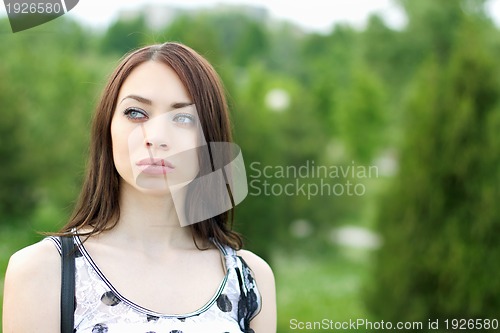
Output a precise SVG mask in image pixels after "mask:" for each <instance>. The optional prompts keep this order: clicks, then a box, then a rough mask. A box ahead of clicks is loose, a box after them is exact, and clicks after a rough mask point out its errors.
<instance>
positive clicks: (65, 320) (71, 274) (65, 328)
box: [61, 237, 75, 333]
mask: <svg viewBox="0 0 500 333" xmlns="http://www.w3.org/2000/svg"><path fill="white" fill-rule="evenodd" d="M74 247H75V245H74V243H73V237H61V252H62V253H61V259H62V260H61V270H62V275H61V278H62V283H61V333H73V330H74V320H75V318H74V315H75V251H74Z"/></svg>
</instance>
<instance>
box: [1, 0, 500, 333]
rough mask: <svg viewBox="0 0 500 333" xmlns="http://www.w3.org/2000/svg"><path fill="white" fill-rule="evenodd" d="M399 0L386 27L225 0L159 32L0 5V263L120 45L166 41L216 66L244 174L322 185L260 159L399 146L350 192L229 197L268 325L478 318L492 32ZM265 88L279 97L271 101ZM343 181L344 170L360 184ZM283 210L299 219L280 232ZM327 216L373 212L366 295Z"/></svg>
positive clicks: (490, 248) (456, 15)
mask: <svg viewBox="0 0 500 333" xmlns="http://www.w3.org/2000/svg"><path fill="white" fill-rule="evenodd" d="M400 4H402V6H403V8H404V9H405V10H406V11H407V15H408V18H409V24H408V26H407V27H405V28H404V29H402V30H393V29H390V28H389V27H387V26H386V25H385V23H384V22H383V21H382V20H381V19H380V18H379V17H377V16H373V17H372V18H371V19H370V20H369V23H368V25H367V27H366V28H365V29H363V30H356V29H354V28H352V27H350V26H347V25H338V26H336V27H334V29H332V31H331V32H330V33H328V34H315V33H305V32H303V31H301V30H300V29H299V28H297V27H296V26H294V25H292V24H290V23H285V22H274V24H268V23H269V22H268V21H267V19H268V18H267V17H265V16H259V15H255V13H253V14H252V13H250V14H249V13H248V12H245V11H239V10H234V11H230V10H225V11H222V12H217V11H210V10H204V11H199V12H198V11H196V12H190V13H186V15H181V16H178V17H177V18H176V19H174V20H173V21H172V22H170V23H169V24H168V25H167V26H165V27H163V28H161V29H158V30H156V29H154V28H152V27H150V26H148V24H147V22H146V19H145V18H144V16H141V15H139V16H137V18H135V19H131V20H123V19H121V20H117V21H115V22H113V23H112V24H111V25H110V26H109V27H108V28H107V29H106V30H105V31H103V32H96V31H86V30H85V28H83V27H81V26H80V25H79V24H77V23H76V22H73V21H71V20H65V19H63V18H59V19H56V20H54V21H51V22H49V23H47V24H44V25H42V26H40V27H37V28H35V29H30V30H28V31H26V32H21V33H17V34H11V33H10V28H9V25H8V22H7V20H6V19H3V20H0V54H1V55H2V61H1V62H0V102H1V105H2V107H1V109H0V114H1V116H2V121H1V122H0V140H1V142H2V145H0V159H1V161H2V163H1V164H0V171H1V172H0V217H1V218H2V222H1V223H0V253H1V256H0V270H1V269H3V268H4V267H5V265H6V262H7V258H8V256H9V255H10V254H11V253H12V252H13V251H15V250H17V249H19V248H21V247H23V246H25V245H27V244H29V243H31V242H34V241H36V240H38V239H40V236H39V235H36V231H52V230H56V229H58V228H59V227H60V226H61V224H63V223H64V221H65V220H66V219H67V216H68V214H69V212H70V211H71V208H72V202H73V201H74V200H75V198H76V196H77V192H78V190H79V187H80V183H81V179H82V174H83V169H84V164H85V158H86V151H87V142H88V133H89V123H90V118H91V114H92V112H93V109H94V107H95V105H96V102H97V99H98V96H99V93H100V90H101V89H102V87H103V85H104V82H105V80H106V77H107V75H108V74H109V73H110V71H111V70H112V68H114V66H115V65H116V64H117V62H118V60H119V58H120V57H121V56H122V55H123V54H125V53H126V52H128V51H130V50H131V49H134V48H137V47H140V46H142V45H143V44H146V43H161V42H164V41H179V42H182V43H186V44H187V45H189V46H191V47H192V48H194V49H195V50H197V51H199V52H200V53H201V54H202V55H204V56H205V57H206V58H208V60H209V61H210V62H212V63H213V64H214V67H215V68H216V70H217V71H218V72H219V73H220V75H221V76H222V78H223V82H224V84H225V87H226V89H227V94H228V99H229V103H230V107H231V116H232V120H233V127H234V137H235V142H236V143H237V144H238V145H239V146H240V147H241V148H242V153H243V158H244V161H245V165H246V170H247V176H248V181H249V183H250V182H251V181H253V180H257V181H258V182H260V184H261V185H262V182H263V181H267V182H268V183H269V184H271V185H273V184H274V185H275V186H276V188H278V189H279V187H280V186H281V187H283V186H285V185H287V184H290V183H294V182H295V181H299V182H300V183H304V184H306V185H307V184H311V183H317V182H318V181H320V180H323V181H324V182H325V183H327V184H334V183H336V182H338V181H340V180H338V179H334V178H333V177H329V176H326V177H324V178H325V179H320V178H321V177H318V176H310V177H302V178H301V177H298V178H299V179H295V178H294V177H283V178H280V177H276V176H272V175H271V176H266V175H264V174H262V169H263V168H264V167H276V166H280V167H295V168H298V167H300V166H302V165H305V164H306V163H311V162H314V164H315V165H318V166H319V165H321V166H327V167H330V166H344V167H346V166H350V165H352V164H356V165H364V166H372V165H377V166H378V163H379V162H378V161H379V158H380V157H381V154H382V153H384V152H386V151H389V152H391V151H399V152H400V153H399V157H400V158H399V173H398V174H397V175H396V176H395V178H391V177H390V176H388V177H385V176H382V177H381V179H378V178H377V179H369V180H366V181H365V183H364V185H366V188H367V193H366V194H365V195H363V196H362V197H355V196H354V197H350V196H347V195H339V196H336V195H316V196H312V197H307V196H305V195H303V194H302V193H299V192H297V193H294V194H293V195H285V194H283V193H281V194H273V193H270V194H267V195H264V194H263V193H261V194H256V192H255V188H252V187H250V188H249V191H250V194H249V196H248V197H247V198H246V199H245V201H243V202H242V203H241V204H240V205H239V206H237V207H236V216H235V228H236V229H237V230H238V231H241V232H242V233H243V234H244V236H245V239H246V244H247V247H248V248H249V249H250V250H253V251H255V252H256V253H257V254H259V255H261V256H263V257H264V258H265V259H267V260H268V261H275V264H276V266H274V265H273V262H271V264H272V266H273V267H275V271H276V277H277V281H278V301H279V304H278V307H279V310H280V313H282V316H284V317H282V318H281V319H280V331H281V330H282V331H284V332H285V331H287V329H288V328H287V323H288V321H289V320H290V318H292V317H297V318H300V319H302V320H311V321H312V320H318V319H320V318H319V317H318V316H322V317H332V319H338V320H344V319H349V316H351V317H353V319H355V318H354V317H361V318H362V317H367V318H377V317H379V318H380V319H383V320H395V321H400V320H405V319H407V320H412V319H418V320H427V318H428V317H429V318H430V317H439V318H444V317H447V316H448V317H450V318H451V317H457V318H463V317H467V316H469V317H487V316H493V315H495V314H496V313H498V310H499V309H500V305H499V304H498V300H497V297H496V295H498V293H499V292H500V289H499V285H498V282H496V280H494V279H493V278H491V276H494V273H495V270H494V267H496V265H495V262H494V260H495V258H497V257H498V256H499V255H500V253H498V249H497V247H495V239H494V237H495V235H496V234H497V233H498V231H499V230H498V229H499V225H498V221H499V216H498V213H497V211H495V204H496V203H497V202H498V199H499V193H498V191H499V188H498V183H499V181H500V173H499V170H500V169H499V168H498V165H499V164H500V163H499V162H500V161H499V159H498V156H499V154H498V151H499V149H500V139H499V136H498V134H497V133H498V128H500V110H499V107H498V98H499V96H498V94H499V92H498V89H499V88H498V87H499V82H498V79H497V77H498V71H499V66H498V65H497V64H496V62H495V60H496V59H495V58H494V56H493V55H495V54H497V53H498V52H499V51H500V34H499V31H498V29H497V28H495V27H494V25H493V24H492V23H491V22H490V21H488V20H487V19H486V16H485V14H484V10H483V5H484V3H483V1H481V0H460V1H458V0H443V1H434V0H422V1H408V0H400ZM273 92H274V93H275V92H278V93H280V94H281V95H282V96H283V94H284V95H285V96H287V98H288V103H285V105H284V106H283V107H282V108H280V107H276V106H273V104H272V103H271V102H269V96H270V95H272V93H273ZM381 171H382V170H381ZM387 175H390V173H387ZM352 178H355V177H347V179H344V180H351V181H357V182H362V181H364V180H359V179H352ZM255 184H257V183H254V185H255ZM261 185H257V187H258V188H260V189H261V190H262V189H263V188H262V186H261ZM379 193H383V195H382V197H381V198H380V200H377V195H378V194H379ZM377 216H378V217H377ZM297 220H302V221H304V220H305V221H306V223H307V224H308V225H309V226H310V231H309V233H308V234H307V233H306V234H305V235H303V236H300V235H299V236H297V235H294V234H293V233H291V229H293V228H292V226H293V224H294V223H295V222H296V221H297ZM344 224H349V225H358V226H364V227H374V226H375V227H377V228H379V229H380V232H381V233H382V235H383V237H384V247H383V249H382V250H381V251H380V257H379V261H378V265H377V267H376V270H375V276H374V277H375V279H374V281H373V283H370V285H369V286H370V287H371V288H372V289H373V292H372V293H371V298H370V299H369V304H368V305H370V307H365V305H364V304H363V299H362V297H363V295H362V291H363V290H364V289H363V286H362V285H364V284H365V283H367V281H368V280H370V278H369V276H367V274H368V273H369V272H370V271H369V269H370V268H371V266H372V265H371V264H369V259H370V258H371V257H370V256H369V255H366V254H367V252H363V250H360V251H361V252H360V253H362V255H361V257H362V258H364V259H362V260H361V261H360V259H359V257H358V256H356V255H357V254H359V253H357V252H356V251H354V252H356V253H357V254H356V253H355V255H353V253H354V252H353V251H350V250H345V249H343V248H342V247H341V246H335V245H333V244H332V239H331V238H332V237H331V234H332V229H333V228H334V227H336V226H338V225H344ZM277 248H278V249H281V251H279V252H277V251H276V249H277ZM344 252H345V253H349V255H346V256H344V254H345V253H344ZM277 253H278V254H277ZM306 258H307V259H306ZM311 276H312V277H314V278H311V280H304V277H306V278H310V277H311ZM360 277H361V278H360ZM330 281H332V282H331V283H330ZM0 284H1V280H0ZM308 295H313V297H312V299H311V301H310V302H309V301H302V300H303V299H304V300H305V299H306V298H307V297H306V296H308ZM303 296H304V297H303ZM332 312H335V313H332ZM301 314H303V316H302V317H301ZM335 314H336V317H334V316H333V315H335Z"/></svg>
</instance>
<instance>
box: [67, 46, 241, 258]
mask: <svg viewBox="0 0 500 333" xmlns="http://www.w3.org/2000/svg"><path fill="white" fill-rule="evenodd" d="M147 61H157V62H161V63H164V64H166V65H167V66H169V67H171V68H172V69H173V70H174V71H175V73H176V74H177V75H178V76H179V78H180V80H181V82H182V83H183V84H184V86H185V87H186V89H187V90H188V93H189V95H190V96H191V98H192V100H193V102H194V104H195V105H196V107H197V110H198V112H199V117H200V122H201V126H202V130H203V133H204V134H205V139H206V142H207V144H209V143H210V142H231V141H232V137H231V127H230V121H229V112H228V105H227V101H226V98H225V94H224V89H223V86H222V83H221V80H220V78H219V76H218V74H217V73H216V71H215V70H214V68H213V67H212V65H210V63H209V62H208V61H207V60H206V59H205V58H203V57H202V56H201V55H200V54H198V53H197V52H196V51H194V50H193V49H191V48H189V47H187V46H185V45H182V44H179V43H171V42H169V43H164V44H159V45H151V46H146V47H143V48H140V49H138V50H135V51H133V52H131V53H129V54H127V55H125V56H124V57H123V59H122V60H121V62H120V64H119V65H118V66H117V67H116V69H115V70H114V72H113V73H112V74H111V76H110V78H109V80H108V83H107V84H106V86H105V88H104V91H103V93H102V96H101V99H100V102H99V104H98V106H97V109H96V112H95V114H94V118H93V123H92V131H91V138H90V156H89V160H88V165H87V172H86V176H85V178H84V182H83V186H82V190H81V192H80V196H79V199H78V202H77V204H76V206H75V209H74V211H73V214H72V215H71V217H70V219H69V221H68V223H67V224H66V225H65V226H64V227H63V228H62V229H61V230H60V232H59V233H57V234H58V235H69V234H70V233H71V231H72V230H73V229H75V228H76V229H80V228H82V227H86V226H90V227H91V231H89V232H88V233H85V235H87V236H91V235H95V234H98V233H100V232H103V231H106V230H110V229H112V228H113V227H115V226H116V224H117V223H118V220H119V217H120V204H119V193H120V181H119V179H120V178H119V175H118V172H117V171H116V168H115V165H114V162H113V152H112V142H111V130H110V128H111V119H112V117H113V113H114V110H115V108H116V103H117V98H118V93H119V91H120V88H121V86H122V84H123V82H124V81H125V80H126V79H127V77H128V76H129V75H130V73H131V72H132V70H133V69H134V68H136V67H137V66H139V65H140V64H142V63H144V62H147ZM233 214H234V210H233V209H231V210H229V211H227V212H225V213H222V214H220V215H218V216H215V217H212V218H209V219H207V220H204V221H202V222H199V223H195V224H191V225H190V226H189V227H190V228H191V230H192V234H193V240H194V241H195V244H196V239H197V238H198V239H201V240H202V241H206V240H209V239H210V238H213V239H215V240H216V241H218V242H219V243H221V244H225V245H228V246H231V247H233V248H235V249H241V247H242V245H243V242H242V238H241V236H240V235H239V234H238V233H236V232H235V231H233V230H232V223H233ZM196 246H198V244H196Z"/></svg>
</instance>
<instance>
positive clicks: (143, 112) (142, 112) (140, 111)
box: [123, 108, 149, 120]
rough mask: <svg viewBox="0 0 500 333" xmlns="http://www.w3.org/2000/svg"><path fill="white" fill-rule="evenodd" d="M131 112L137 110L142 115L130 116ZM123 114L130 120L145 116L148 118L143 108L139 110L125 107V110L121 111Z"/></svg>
mask: <svg viewBox="0 0 500 333" xmlns="http://www.w3.org/2000/svg"><path fill="white" fill-rule="evenodd" d="M132 112H137V113H138V114H140V115H142V116H143V117H139V118H137V117H132V116H131V115H130V114H131V113H132ZM123 114H124V115H125V116H126V117H127V118H128V119H130V120H140V119H145V118H149V117H148V114H147V113H146V111H144V110H141V109H138V108H127V109H126V110H125V111H123Z"/></svg>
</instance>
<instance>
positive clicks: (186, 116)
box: [173, 113, 196, 125]
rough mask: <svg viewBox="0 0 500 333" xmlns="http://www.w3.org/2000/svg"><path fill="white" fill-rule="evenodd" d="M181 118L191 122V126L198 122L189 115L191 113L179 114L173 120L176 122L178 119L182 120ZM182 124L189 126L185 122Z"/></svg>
mask: <svg viewBox="0 0 500 333" xmlns="http://www.w3.org/2000/svg"><path fill="white" fill-rule="evenodd" d="M181 117H185V118H188V119H189V120H190V121H191V124H194V123H195V121H196V119H195V117H194V116H193V115H192V114H189V113H178V114H176V115H175V116H174V117H173V120H174V121H175V120H176V119H177V118H181ZM180 123H181V124H183V125H188V123H186V122H184V121H183V122H180Z"/></svg>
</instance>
